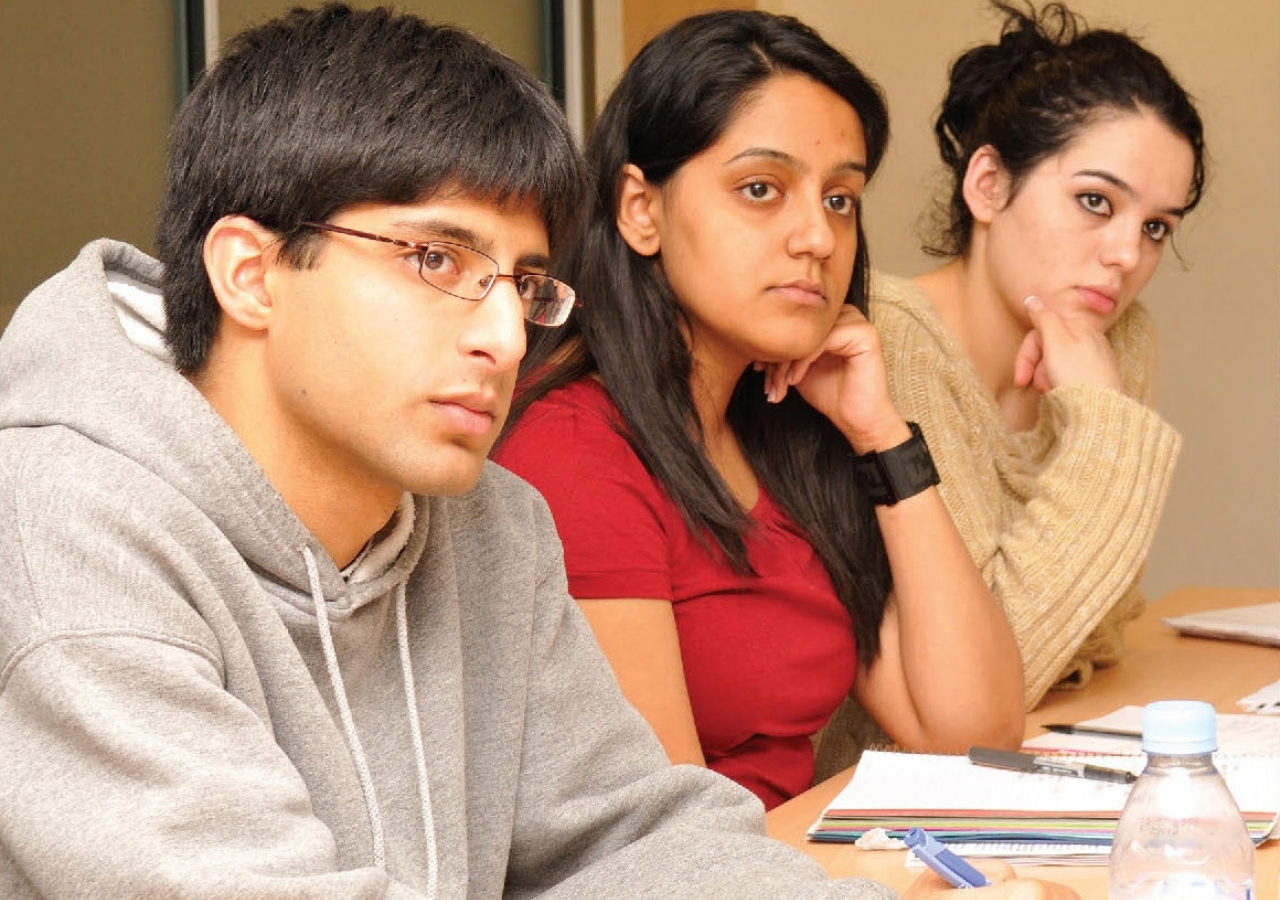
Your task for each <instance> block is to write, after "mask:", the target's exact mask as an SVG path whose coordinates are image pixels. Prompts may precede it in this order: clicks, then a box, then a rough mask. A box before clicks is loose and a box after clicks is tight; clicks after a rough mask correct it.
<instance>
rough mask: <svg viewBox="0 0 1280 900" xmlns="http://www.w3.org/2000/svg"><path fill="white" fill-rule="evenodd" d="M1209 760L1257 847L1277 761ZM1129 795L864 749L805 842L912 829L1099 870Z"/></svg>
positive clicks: (998, 852)
mask: <svg viewBox="0 0 1280 900" xmlns="http://www.w3.org/2000/svg"><path fill="white" fill-rule="evenodd" d="M1072 758H1076V759H1079V758H1080V756H1079V755H1076V756H1073V757H1072ZM1088 761H1089V762H1091V763H1094V764H1096V765H1100V766H1107V767H1109V768H1115V769H1126V770H1128V771H1131V772H1134V773H1137V772H1139V771H1140V770H1141V768H1142V766H1143V764H1144V758H1143V757H1141V756H1136V755H1105V756H1102V755H1089V756H1088ZM1215 762H1216V763H1217V765H1218V768H1219V770H1220V771H1221V772H1222V774H1223V778H1224V779H1225V780H1226V782H1227V787H1228V788H1230V790H1231V792H1232V794H1233V795H1234V796H1235V798H1236V802H1237V803H1238V804H1239V806H1240V807H1241V812H1242V813H1243V814H1244V818H1245V824H1246V825H1247V827H1248V829H1249V834H1250V836H1251V837H1252V838H1253V840H1254V842H1255V843H1260V842H1262V841H1263V840H1265V839H1266V837H1267V836H1268V835H1269V834H1270V833H1271V831H1272V830H1273V829H1274V828H1275V827H1276V822H1277V819H1278V818H1280V756H1240V757H1224V756H1219V757H1216V758H1215ZM1129 790H1130V785H1125V784H1113V783H1110V782H1103V781H1093V780H1090V779H1084V778H1068V777H1064V776H1061V775H1041V774H1032V773H1026V772H1011V771H1007V770H1004V769H993V768H990V767H987V766H978V765H974V764H973V763H971V762H969V760H968V758H967V757H964V756H950V755H939V754H927V753H901V752H894V751H884V750H867V751H866V752H865V753H863V754H862V758H861V759H860V760H859V761H858V765H857V768H855V769H854V773H853V777H852V779H851V780H850V781H849V784H848V785H847V786H846V787H845V788H844V790H842V791H841V792H840V793H839V794H838V795H837V796H836V798H835V799H834V800H833V801H832V802H831V804H830V805H829V806H828V807H827V808H826V809H825V810H824V811H823V813H822V817H821V818H820V819H818V821H817V822H815V823H814V824H813V826H812V827H811V828H810V829H809V831H808V836H809V839H810V840H814V841H828V842H852V841H855V840H857V839H858V838H859V837H860V836H861V835H863V834H864V833H865V832H867V831H869V830H871V829H872V828H883V829H885V830H886V831H887V832H888V833H889V834H890V835H891V836H893V837H901V836H902V835H903V834H904V833H905V832H906V831H907V830H908V829H910V828H913V827H917V826H918V827H921V828H926V829H928V830H929V831H930V832H931V833H932V834H934V836H936V837H937V838H938V839H939V840H942V841H944V842H947V843H952V844H955V843H959V844H960V845H961V846H960V848H959V849H961V850H962V851H963V852H965V853H970V854H972V855H995V856H1003V857H1005V858H1009V859H1017V858H1018V857H1019V856H1030V855H1035V854H1036V853H1037V852H1038V851H1041V850H1046V851H1048V850H1049V848H1050V846H1058V847H1059V851H1058V852H1050V853H1048V854H1045V855H1055V856H1073V855H1074V857H1075V858H1074V860H1072V861H1076V862H1097V861H1099V860H1100V859H1103V858H1105V856H1106V854H1107V852H1108V851H1109V849H1110V845H1111V839H1112V837H1113V835H1114V834H1115V827H1116V821H1117V820H1118V818H1119V816H1120V811H1121V809H1123V808H1124V803H1125V800H1126V799H1128V796H1129ZM1067 845H1070V846H1071V847H1072V849H1071V850H1066V849H1065V848H1066V847H1067ZM1062 861H1066V860H1065V859H1064V860H1062Z"/></svg>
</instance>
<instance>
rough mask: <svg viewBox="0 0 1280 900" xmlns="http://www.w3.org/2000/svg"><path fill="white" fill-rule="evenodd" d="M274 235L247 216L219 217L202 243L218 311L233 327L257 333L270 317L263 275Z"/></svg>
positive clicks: (268, 293)
mask: <svg viewBox="0 0 1280 900" xmlns="http://www.w3.org/2000/svg"><path fill="white" fill-rule="evenodd" d="M276 243H277V238H276V236H275V235H274V234H273V233H272V232H270V231H268V230H267V229H265V228H263V227H262V226H261V225H259V224H258V223H257V222H255V221H254V220H253V219H250V218H248V217H247V216H223V217H222V218H221V219H219V220H218V221H217V222H215V223H214V225H213V227H212V228H210V229H209V233H208V234H207V235H205V240H204V267H205V271H206V272H207V273H208V276H209V285H210V286H211V287H212V288H213V293H214V296H215V297H217V299H218V305H219V306H221V307H222V312H223V314H224V315H226V316H227V317H228V318H229V319H231V320H232V321H234V322H235V323H236V324H238V325H240V326H242V327H244V328H247V329H250V330H252V331H260V330H262V329H265V328H266V327H267V324H268V321H269V319H270V316H271V310H272V302H271V293H270V290H269V288H268V285H267V278H266V276H267V272H268V270H269V269H270V267H271V264H272V260H273V259H274V252H275V250H274V247H275V244H276Z"/></svg>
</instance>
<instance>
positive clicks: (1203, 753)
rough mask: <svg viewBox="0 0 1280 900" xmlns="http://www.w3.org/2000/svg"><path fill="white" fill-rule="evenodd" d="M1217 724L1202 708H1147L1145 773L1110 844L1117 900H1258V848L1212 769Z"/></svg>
mask: <svg viewBox="0 0 1280 900" xmlns="http://www.w3.org/2000/svg"><path fill="white" fill-rule="evenodd" d="M1217 725H1218V722H1217V714H1216V713H1215V712H1214V709H1213V707H1212V706H1210V705H1209V704H1208V703H1201V702H1199V701H1194V700H1165V701H1161V702H1159V703H1151V704H1148V705H1147V706H1146V707H1145V708H1144V709H1143V711H1142V749H1143V750H1144V751H1145V752H1146V754H1147V766H1146V768H1145V769H1144V770H1143V771H1142V774H1141V775H1139V776H1138V780H1137V781H1136V782H1134V785H1133V790H1132V792H1131V793H1130V794H1129V800H1128V802H1127V803H1125V806H1124V810H1123V811H1122V812H1121V813H1120V821H1119V823H1118V824H1117V826H1116V835H1115V840H1114V841H1113V842H1112V844H1111V871H1110V876H1111V891H1110V897H1111V900H1156V898H1161V900H1174V898H1176V900H1252V898H1253V841H1252V840H1250V838H1249V832H1248V831H1247V830H1246V829H1245V824H1244V819H1243V817H1242V816H1241V815H1240V808H1239V807H1238V806H1236V802H1235V799H1234V798H1233V797H1232V796H1231V792H1230V791H1228V790H1227V785H1226V783H1225V782H1224V781H1223V780H1222V775H1221V774H1219V772H1218V770H1217V769H1216V768H1215V767H1214V765H1213V751H1214V750H1216V749H1217V748H1218V729H1217Z"/></svg>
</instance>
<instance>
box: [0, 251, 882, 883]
mask: <svg viewBox="0 0 1280 900" xmlns="http://www.w3.org/2000/svg"><path fill="white" fill-rule="evenodd" d="M159 274H160V271H159V265H158V263H156V262H155V261H154V260H152V259H150V258H148V257H147V256H146V255H144V254H143V253H141V252H139V251H138V250H136V249H134V248H132V247H129V246H127V245H124V244H120V243H115V242H110V241H98V242H95V243H93V244H90V245H89V246H87V247H86V248H85V249H84V250H83V251H82V252H81V254H80V256H79V257H78V258H77V259H76V261H75V262H74V263H73V264H72V265H71V266H70V267H69V268H68V269H66V270H65V271H63V272H62V273H60V274H58V275H57V276H55V277H54V278H52V279H51V280H50V281H48V282H46V283H45V284H44V285H43V286H41V287H40V288H38V289H37V290H36V291H35V292H34V293H33V294H32V295H31V296H30V297H29V298H28V299H27V300H26V301H25V302H24V303H23V305H22V306H21V308H20V309H19V310H18V312H17V313H16V315H15V317H14V319H13V321H12V322H11V324H10V325H9V327H8V329H7V331H6V333H5V334H4V336H3V339H0V528H2V531H0V897H5V898H8V900H20V898H28V897H110V898H122V897H208V898H232V897H234V898H266V897H289V898H309V897H317V898H319V897H323V898H347V897H350V898H356V897H360V898H372V897H397V898H399V897H440V898H446V897H447V898H459V897H473V898H497V897H511V898H522V897H533V896H540V897H547V898H590V900H598V898H605V897H609V898H619V897H622V898H626V897H636V898H641V897H644V898H658V897H662V898H668V897H691V898H694V897H696V898H701V900H711V898H719V897H723V898H756V897H758V898H777V897H798V898H809V897H812V898H819V897H823V898H825V897H859V898H862V897H866V898H871V897H888V896H891V894H890V893H889V892H888V891H887V890H886V889H884V888H883V887H881V886H880V885H877V884H874V883H871V882H867V881H861V880H851V881H843V882H830V881H824V880H823V875H822V872H821V870H820V869H819V868H818V867H817V866H816V865H815V864H813V863H812V862H810V861H809V860H807V859H806V858H805V857H804V856H803V855H802V854H800V853H798V852H797V851H794V850H792V849H791V848H788V847H786V846H784V845H782V844H779V843H776V842H773V841H769V840H767V839H766V838H764V837H763V836H762V828H763V817H762V814H761V808H760V806H759V803H758V801H756V799H755V798H754V797H753V796H751V795H750V794H749V793H748V792H747V791H745V790H743V789H741V788H739V787H737V786H736V785H734V784H732V783H730V782H729V781H727V780H726V779H723V778H721V777H720V776H718V775H716V774H714V773H712V772H710V771H708V770H705V769H699V768H695V767H691V766H679V767H672V766H669V765H667V763H666V760H665V757H664V756H663V753H662V749H661V747H660V746H659V744H658V742H657V740H656V738H655V737H654V735H653V734H652V732H651V731H650V730H649V728H648V727H647V725H646V724H645V723H644V721H643V720H642V719H641V718H640V716H639V715H638V714H637V713H636V712H635V711H634V710H633V709H632V708H631V707H630V706H629V705H628V704H627V703H626V702H625V700H624V699H623V698H622V696H621V694H620V693H619V691H618V689H617V686H616V683H615V681H614V679H613V676H612V673H611V671H610V669H609V667H608V664H607V662H606V661H605V660H604V658H603V656H602V655H601V653H600V652H599V650H598V648H597V647H596V645H595V642H594V640H593V638H592V636H591V632H590V629H589V627H588V626H587V625H586V624H585V621H584V620H583V619H582V617H581V615H580V614H579V612H578V610H577V607H576V605H575V604H574V603H573V601H572V600H571V599H570V597H569V596H568V594H567V592H566V587H565V579H564V574H563V571H562V562H561V551H560V545H559V542H558V540H557V538H556V535H555V530H554V526H553V524H552V521H551V517H550V515H549V513H548V511H547V509H546V507H545V505H544V503H543V502H542V500H541V498H540V497H539V496H538V495H537V494H536V493H535V492H534V491H533V490H532V489H531V488H530V487H528V485H526V484H525V483H524V482H522V481H520V480H519V479H517V478H515V477H514V476H512V475H511V474H509V473H507V472H505V471H503V470H502V469H500V468H498V467H496V466H494V465H492V464H489V465H486V467H485V469H484V473H483V475H482V476H481V478H480V481H479V484H478V485H477V486H476V488H475V489H474V490H472V491H471V492H469V493H468V494H467V495H465V496H462V497H456V498H435V497H415V498H406V502H405V504H404V505H403V506H402V508H401V510H400V512H399V513H398V514H397V516H396V517H395V519H393V521H392V523H390V524H389V526H388V528H387V529H386V530H385V533H384V534H383V535H381V536H380V537H379V538H378V539H377V540H376V541H375V544H374V546H372V548H371V549H370V550H369V552H368V554H367V555H366V558H365V559H364V560H363V561H362V562H361V563H360V564H359V565H357V566H355V567H354V570H352V571H347V572H340V571H338V570H337V569H336V568H335V566H334V564H333V562H332V560H330V558H329V557H328V555H327V554H326V553H325V551H324V549H323V548H322V547H321V545H320V544H319V543H318V542H317V540H316V539H315V538H314V537H313V536H312V535H311V534H310V533H309V532H308V531H307V530H306V529H305V528H304V527H303V525H302V524H301V522H300V521H299V520H298V519H297V517H296V516H295V515H294V514H293V512H292V511H291V510H290V508H289V507H288V506H287V505H286V504H285V502H284V500H283V499H282V498H281V496H280V495H279V494H278V493H277V492H276V490H275V489H274V488H273V487H272V485H271V484H270V482H269V481H268V480H267V478H266V476H265V474H264V473H263V471H262V470H261V469H260V468H259V466H258V465H257V464H256V463H255V461H254V460H253V458H252V457H251V456H250V455H249V453H248V451H247V450H246V449H245V447H244V446H243V445H242V444H241V443H240V441H239V440H238V439H237V437H236V435H235V434H234V432H232V430H231V429H230V428H229V426H228V425H227V424H226V423H225V421H224V420H223V419H222V418H221V417H220V416H219V415H218V414H217V413H216V412H215V411H214V410H213V408H212V407H210V406H209V404H208V403H207V402H206V401H205V400H204V398H203V397H202V396H201V395H200V393H199V392H198V391H196V390H195V389H194V388H193V387H192V386H191V385H190V384H189V383H188V382H187V380H186V379H185V378H183V377H182V376H181V375H179V374H178V373H177V372H176V371H175V370H174V369H173V367H172V366H171V365H170V364H169V363H168V362H167V361H166V360H165V359H164V358H163V357H164V353H163V348H162V343H161V341H160V340H159V334H160V328H161V326H162V323H161V321H160V320H159V319H160V316H161V315H162V314H161V313H160V312H159V304H158V297H159V293H158V288H157V284H158V281H159Z"/></svg>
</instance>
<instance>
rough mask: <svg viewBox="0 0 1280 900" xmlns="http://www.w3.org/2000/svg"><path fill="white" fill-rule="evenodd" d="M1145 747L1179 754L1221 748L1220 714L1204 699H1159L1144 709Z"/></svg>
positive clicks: (1208, 751)
mask: <svg viewBox="0 0 1280 900" xmlns="http://www.w3.org/2000/svg"><path fill="white" fill-rule="evenodd" d="M1142 749H1143V750H1145V751H1146V752H1147V753H1161V754H1172V755H1177V756H1185V755H1193V754H1201V753H1212V752H1213V751H1214V750H1217V749H1218V713H1217V711H1216V710H1214V708H1213V707H1212V706H1211V705H1210V704H1208V703H1205V702H1203V701H1201V700H1158V701H1156V702H1155V703H1148V704H1147V705H1146V706H1145V707H1143V709H1142Z"/></svg>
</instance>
